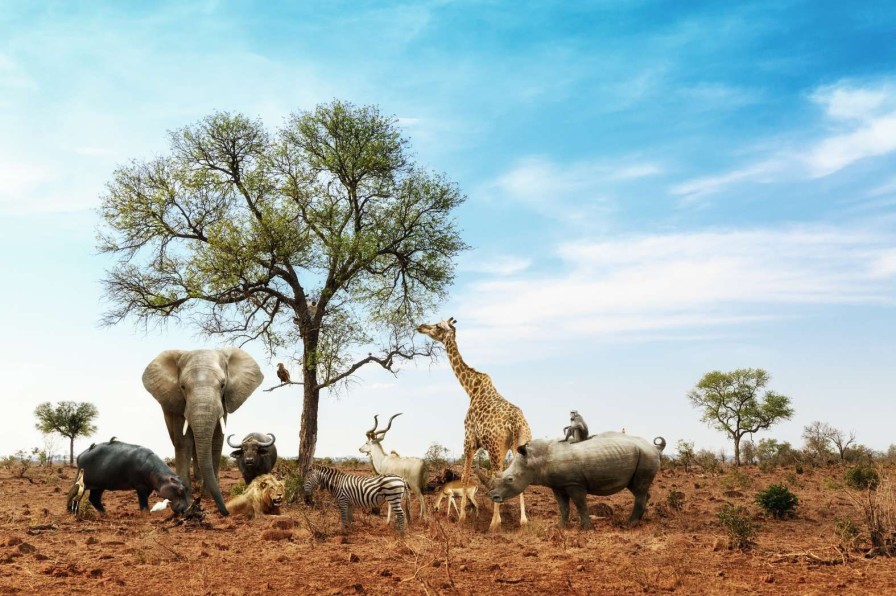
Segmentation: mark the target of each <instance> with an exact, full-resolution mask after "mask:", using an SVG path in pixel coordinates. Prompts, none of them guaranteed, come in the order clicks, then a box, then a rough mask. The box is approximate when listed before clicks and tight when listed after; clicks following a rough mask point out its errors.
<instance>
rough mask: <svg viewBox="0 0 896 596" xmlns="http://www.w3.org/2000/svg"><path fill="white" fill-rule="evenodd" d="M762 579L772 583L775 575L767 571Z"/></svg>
mask: <svg viewBox="0 0 896 596" xmlns="http://www.w3.org/2000/svg"><path fill="white" fill-rule="evenodd" d="M763 581H765V583H767V584H773V583H775V576H774V575H772V574H771V573H769V574H768V575H766V576H765V580H763ZM838 587H840V586H838Z"/></svg>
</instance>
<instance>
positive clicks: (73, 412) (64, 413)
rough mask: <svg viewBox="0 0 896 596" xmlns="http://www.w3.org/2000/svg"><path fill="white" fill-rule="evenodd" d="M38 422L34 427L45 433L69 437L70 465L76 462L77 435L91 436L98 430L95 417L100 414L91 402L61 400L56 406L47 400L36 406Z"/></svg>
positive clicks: (35, 412) (35, 413) (35, 411)
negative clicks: (94, 422) (94, 421)
mask: <svg viewBox="0 0 896 596" xmlns="http://www.w3.org/2000/svg"><path fill="white" fill-rule="evenodd" d="M34 415H35V416H36V417H37V424H35V425H34V427H35V428H36V429H37V430H39V431H40V432H42V433H44V434H49V433H57V434H60V435H62V436H63V437H68V440H69V442H68V465H69V466H72V465H74V463H75V437H82V436H83V437H89V436H90V435H92V434H93V433H95V432H96V426H94V424H93V420H94V418H96V417H97V416H98V415H99V412H98V411H97V409H96V406H95V405H93V404H92V403H90V402H81V403H75V402H73V401H61V402H59V404H58V405H57V406H56V407H55V408H54V407H53V405H52V404H51V403H50V402H48V401H45V402H44V403H42V404H39V405H38V406H37V407H36V408H34Z"/></svg>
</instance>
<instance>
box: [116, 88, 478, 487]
mask: <svg viewBox="0 0 896 596" xmlns="http://www.w3.org/2000/svg"><path fill="white" fill-rule="evenodd" d="M464 200H465V197H464V195H463V194H462V193H461V192H460V190H459V189H458V187H457V185H456V184H454V183H453V182H451V181H449V180H447V179H446V178H445V177H444V176H442V175H438V174H434V173H431V172H428V171H425V170H423V169H421V168H420V167H418V166H417V165H416V164H415V163H414V162H413V160H412V159H411V157H410V154H409V150H408V141H407V140H406V139H405V138H403V137H402V136H401V131H400V130H399V129H398V126H397V121H396V120H395V119H394V118H391V117H386V116H383V115H382V114H381V113H380V111H379V109H377V108H376V107H372V106H367V107H357V106H354V105H352V104H350V103H346V102H342V101H333V102H331V103H327V104H321V105H319V106H317V107H316V109H314V110H312V111H306V112H298V113H295V114H293V115H292V116H290V117H289V118H288V119H287V121H286V122H285V124H284V125H283V127H282V128H280V129H279V130H276V131H274V132H273V133H269V132H268V131H267V130H266V129H265V128H264V126H263V125H262V123H261V122H259V121H257V120H252V119H250V118H247V117H246V116H243V115H240V114H230V113H221V112H219V113H215V114H212V115H210V116H208V117H206V118H204V119H202V120H200V121H199V122H198V123H196V124H194V125H191V126H187V127H184V128H182V129H180V130H175V131H173V132H171V133H170V153H169V154H168V155H166V156H163V157H159V158H157V159H152V160H149V161H145V162H132V163H130V164H128V165H125V166H122V167H119V168H118V169H117V170H116V171H115V173H114V176H113V179H112V181H111V182H110V183H109V184H108V190H107V192H106V193H105V195H104V196H103V197H102V215H103V218H104V221H105V226H104V228H103V229H101V232H100V244H99V248H100V250H101V251H102V252H104V253H109V254H113V255H115V256H117V257H118V260H117V263H116V264H115V266H114V267H113V268H112V269H111V270H109V271H107V275H106V278H105V279H104V289H105V294H106V296H107V298H108V299H109V300H110V302H111V303H112V307H111V310H109V311H108V312H107V313H106V315H105V317H104V319H103V321H104V323H105V324H107V325H112V324H116V323H119V322H120V321H122V320H124V319H126V318H128V317H133V318H136V320H137V322H138V323H142V324H144V325H147V324H149V323H150V322H162V321H166V320H168V319H170V318H181V317H185V316H189V317H190V321H191V322H192V323H193V324H195V325H196V326H198V328H199V330H200V331H201V332H202V333H203V334H204V335H206V336H209V337H211V336H219V337H222V338H224V339H227V340H228V341H232V342H235V343H238V344H240V345H242V344H245V343H247V342H250V341H253V340H260V341H262V342H263V343H264V345H265V349H266V351H267V353H268V354H269V355H270V356H271V357H273V355H274V354H275V353H276V352H277V351H278V350H283V349H290V350H295V351H296V352H298V349H297V348H300V349H301V365H302V376H301V381H300V382H301V383H302V385H303V394H304V397H303V408H302V420H301V426H300V431H299V465H300V469H301V470H302V471H303V472H307V470H308V468H310V466H311V463H312V461H313V457H314V449H315V446H316V443H317V417H318V403H319V399H320V392H321V391H322V390H324V389H327V390H338V389H340V388H344V387H345V386H346V384H347V383H348V382H349V381H350V379H351V378H352V376H353V375H354V374H355V373H356V372H357V371H358V370H359V369H361V368H362V367H363V366H365V365H367V364H374V365H379V366H381V367H382V368H384V369H386V370H389V371H391V372H393V373H395V372H396V371H397V368H396V367H397V365H398V364H399V363H400V362H401V361H406V360H410V359H412V358H414V357H416V356H425V357H431V356H432V355H433V350H434V346H433V344H432V343H431V342H429V341H423V342H422V343H421V342H420V340H419V339H416V341H415V338H418V337H419V336H415V333H414V327H415V325H416V324H417V322H418V321H419V320H420V318H421V317H422V316H423V315H424V314H425V313H427V312H428V311H430V310H431V309H432V308H433V306H434V305H435V303H436V302H437V301H438V300H441V299H443V298H444V297H445V295H446V291H447V288H448V287H449V285H450V284H451V282H452V280H453V277H454V261H453V260H454V258H455V257H456V256H457V254H458V253H459V252H460V251H462V250H464V249H465V248H466V245H465V244H464V243H463V242H462V240H461V239H460V236H459V233H458V230H457V227H456V224H455V222H454V220H453V218H452V211H453V210H454V209H455V208H456V207H457V206H459V205H460V204H461V203H462V202H463V201H464ZM287 386H289V385H287Z"/></svg>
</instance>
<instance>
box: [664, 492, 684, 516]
mask: <svg viewBox="0 0 896 596" xmlns="http://www.w3.org/2000/svg"><path fill="white" fill-rule="evenodd" d="M666 505H667V506H668V507H669V509H670V510H672V511H681V510H682V509H684V493H683V492H681V491H679V490H673V491H672V492H670V493H669V494H668V495H666Z"/></svg>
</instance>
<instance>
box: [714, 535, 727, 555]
mask: <svg viewBox="0 0 896 596" xmlns="http://www.w3.org/2000/svg"><path fill="white" fill-rule="evenodd" d="M723 548H725V541H724V540H722V539H721V538H716V539H715V540H714V541H713V543H712V552H714V553H717V552H719V551H720V550H722V549H723Z"/></svg>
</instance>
